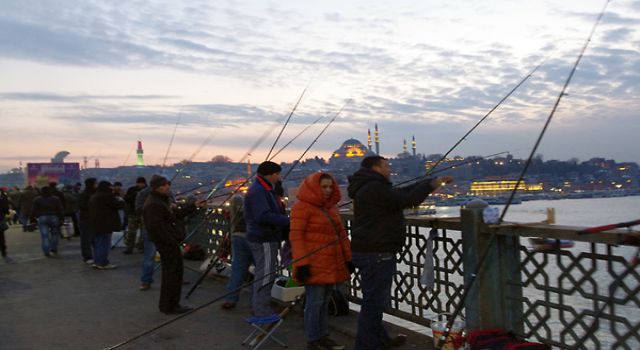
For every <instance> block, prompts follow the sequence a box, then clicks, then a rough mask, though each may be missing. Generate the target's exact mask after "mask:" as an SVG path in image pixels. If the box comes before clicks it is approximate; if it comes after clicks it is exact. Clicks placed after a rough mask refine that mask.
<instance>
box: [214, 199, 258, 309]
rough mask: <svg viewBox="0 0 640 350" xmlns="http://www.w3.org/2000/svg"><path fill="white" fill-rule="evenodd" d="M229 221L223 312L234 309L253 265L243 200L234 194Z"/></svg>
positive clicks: (230, 204) (230, 205)
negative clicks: (229, 248)
mask: <svg viewBox="0 0 640 350" xmlns="http://www.w3.org/2000/svg"><path fill="white" fill-rule="evenodd" d="M229 202H230V203H229V220H230V222H231V223H230V228H229V232H231V277H229V282H228V283H227V293H229V294H228V295H227V296H226V297H225V299H224V300H225V301H224V303H222V304H221V307H222V309H223V310H231V309H233V308H235V307H236V304H237V303H238V300H239V299H240V292H239V291H238V288H240V286H241V285H242V284H243V283H244V282H245V281H246V280H247V274H248V273H249V266H251V264H254V262H253V255H252V254H251V248H250V247H249V242H247V226H246V223H245V221H244V199H243V198H242V195H240V194H236V195H234V196H233V197H231V200H230V201H229Z"/></svg>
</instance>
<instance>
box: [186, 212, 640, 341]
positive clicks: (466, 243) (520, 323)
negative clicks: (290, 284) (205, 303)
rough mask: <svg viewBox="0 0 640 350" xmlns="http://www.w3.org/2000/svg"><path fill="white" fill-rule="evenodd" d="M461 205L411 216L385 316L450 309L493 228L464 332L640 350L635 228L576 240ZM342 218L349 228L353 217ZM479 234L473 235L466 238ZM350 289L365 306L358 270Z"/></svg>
mask: <svg viewBox="0 0 640 350" xmlns="http://www.w3.org/2000/svg"><path fill="white" fill-rule="evenodd" d="M465 211H466V209H465V210H463V211H462V216H461V218H449V219H436V218H410V219H408V220H407V221H406V222H407V226H406V229H407V233H408V239H407V245H406V249H405V250H404V251H403V252H402V253H400V254H399V255H398V271H397V273H396V275H395V276H394V283H393V286H392V291H391V293H392V298H391V305H390V307H389V309H388V310H387V312H388V313H389V314H391V315H394V316H396V317H399V318H401V319H403V320H406V321H407V322H413V323H416V324H419V325H423V326H430V324H431V320H432V319H433V318H434V317H435V316H436V315H438V314H441V313H452V312H453V310H454V309H455V307H456V306H457V305H458V304H459V303H460V302H461V295H462V293H463V290H464V281H465V280H468V278H469V274H470V271H471V270H473V267H475V266H476V263H477V257H478V256H479V255H480V253H481V252H479V247H483V246H485V245H486V244H487V240H488V238H489V237H490V236H491V234H495V235H496V236H497V237H498V238H497V239H496V241H495V242H496V243H495V245H496V248H495V256H494V255H492V254H493V253H491V254H489V257H490V258H489V263H487V264H485V265H486V266H485V268H484V269H483V270H481V271H480V273H479V274H478V275H479V277H478V279H479V281H478V283H477V284H478V285H479V286H476V287H475V288H477V291H476V292H475V293H470V298H469V299H470V300H467V303H466V304H465V308H464V309H463V312H462V315H463V316H467V326H468V328H475V327H482V328H490V327H495V326H502V327H505V328H507V329H510V330H514V331H515V332H516V333H518V334H520V335H522V336H524V337H526V338H529V339H532V340H536V341H540V342H544V343H546V344H549V345H552V346H554V347H558V348H563V349H575V348H577V347H579V348H584V349H640V271H639V268H638V267H637V266H633V267H630V268H629V266H631V265H629V260H630V258H632V257H633V255H634V254H635V249H636V248H635V247H632V246H629V245H627V244H626V243H624V242H623V241H624V235H625V234H629V233H627V232H624V231H621V230H618V231H616V232H607V233H602V234H599V235H597V236H594V235H590V236H579V235H577V234H576V232H577V231H579V230H580V229H581V228H579V227H562V226H555V225H543V224H537V225H533V224H529V225H513V224H511V225H501V226H499V227H497V226H495V227H492V226H487V225H484V224H483V223H482V222H481V220H480V222H479V221H478V220H477V215H476V219H474V217H473V215H472V214H473V213H471V212H466V213H465ZM476 214H477V213H476ZM465 215H466V219H465ZM342 217H343V220H344V223H345V227H346V228H347V230H348V232H349V231H350V229H351V223H352V221H351V220H352V215H351V214H343V215H342ZM480 217H481V215H480ZM465 220H466V221H465ZM207 221H208V222H207V224H206V225H205V226H206V229H205V230H203V231H202V232H201V234H199V235H194V236H197V238H195V239H197V241H198V242H199V243H200V244H201V245H202V246H203V247H205V248H206V250H207V251H208V252H210V253H214V252H215V251H216V247H217V243H218V242H219V240H220V239H221V237H222V235H223V234H224V233H225V232H226V227H227V222H226V220H225V219H224V216H223V215H222V213H221V212H216V213H214V214H213V215H209V216H208V217H207ZM470 223H471V224H470ZM431 230H437V233H438V236H437V237H436V238H435V239H434V245H433V252H434V260H433V262H434V270H435V285H434V288H433V290H428V289H427V288H426V287H425V286H423V285H421V284H420V276H421V275H422V273H423V265H424V262H425V250H426V244H427V238H428V237H429V233H430V232H431ZM463 231H464V237H463ZM633 234H638V233H637V232H635V233H633ZM473 236H475V237H476V239H475V240H469V237H473ZM521 237H546V238H556V239H574V240H576V241H581V242H578V243H577V244H576V246H575V247H573V248H570V249H562V250H556V251H553V252H538V251H534V250H532V249H531V248H530V247H529V245H528V244H527V241H526V240H525V239H523V238H521ZM470 242H472V243H470ZM465 269H466V270H467V271H466V272H465ZM486 276H489V277H486ZM350 292H351V296H350V299H351V301H352V302H355V303H360V301H361V298H362V293H361V290H360V279H359V276H358V275H357V274H355V275H354V277H353V279H352V281H351V284H350ZM605 304H606V307H605V308H604V310H603V311H602V312H601V311H600V310H601V309H602V308H603V306H604V305H605ZM496 315H498V316H496ZM583 338H584V339H583Z"/></svg>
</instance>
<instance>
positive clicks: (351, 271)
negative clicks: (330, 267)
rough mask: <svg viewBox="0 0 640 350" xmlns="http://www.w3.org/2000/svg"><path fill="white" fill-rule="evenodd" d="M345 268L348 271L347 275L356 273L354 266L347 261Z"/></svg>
mask: <svg viewBox="0 0 640 350" xmlns="http://www.w3.org/2000/svg"><path fill="white" fill-rule="evenodd" d="M344 264H345V266H346V267H347V270H348V271H349V273H354V272H356V265H354V264H353V263H352V262H351V261H347V262H346V263H344Z"/></svg>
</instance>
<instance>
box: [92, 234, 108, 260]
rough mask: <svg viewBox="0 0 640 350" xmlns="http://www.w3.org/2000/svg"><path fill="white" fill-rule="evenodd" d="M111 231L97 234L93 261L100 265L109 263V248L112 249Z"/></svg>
mask: <svg viewBox="0 0 640 350" xmlns="http://www.w3.org/2000/svg"><path fill="white" fill-rule="evenodd" d="M111 235H112V234H111V233H107V234H99V235H95V238H94V245H93V252H94V256H93V263H94V264H96V265H98V266H105V265H109V250H111Z"/></svg>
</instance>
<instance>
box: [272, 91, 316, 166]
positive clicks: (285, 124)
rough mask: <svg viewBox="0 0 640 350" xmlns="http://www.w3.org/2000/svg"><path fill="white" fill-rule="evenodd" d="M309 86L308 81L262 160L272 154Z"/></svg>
mask: <svg viewBox="0 0 640 350" xmlns="http://www.w3.org/2000/svg"><path fill="white" fill-rule="evenodd" d="M309 84H311V80H309V82H308V83H307V86H306V87H305V88H304V90H302V94H300V97H299V98H298V101H297V102H296V104H295V105H294V106H293V109H292V110H291V113H289V116H288V117H287V120H286V121H285V122H284V124H282V128H281V129H280V133H278V136H277V137H276V140H275V141H274V142H273V144H272V145H271V149H270V150H269V153H267V156H266V157H265V158H264V160H269V156H271V152H273V148H274V147H276V144H277V143H278V140H280V136H282V133H283V132H284V129H286V128H287V125H289V120H291V117H292V116H293V113H294V112H295V111H296V109H298V105H299V104H300V101H302V97H303V96H304V94H305V92H307V89H308V88H309Z"/></svg>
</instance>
